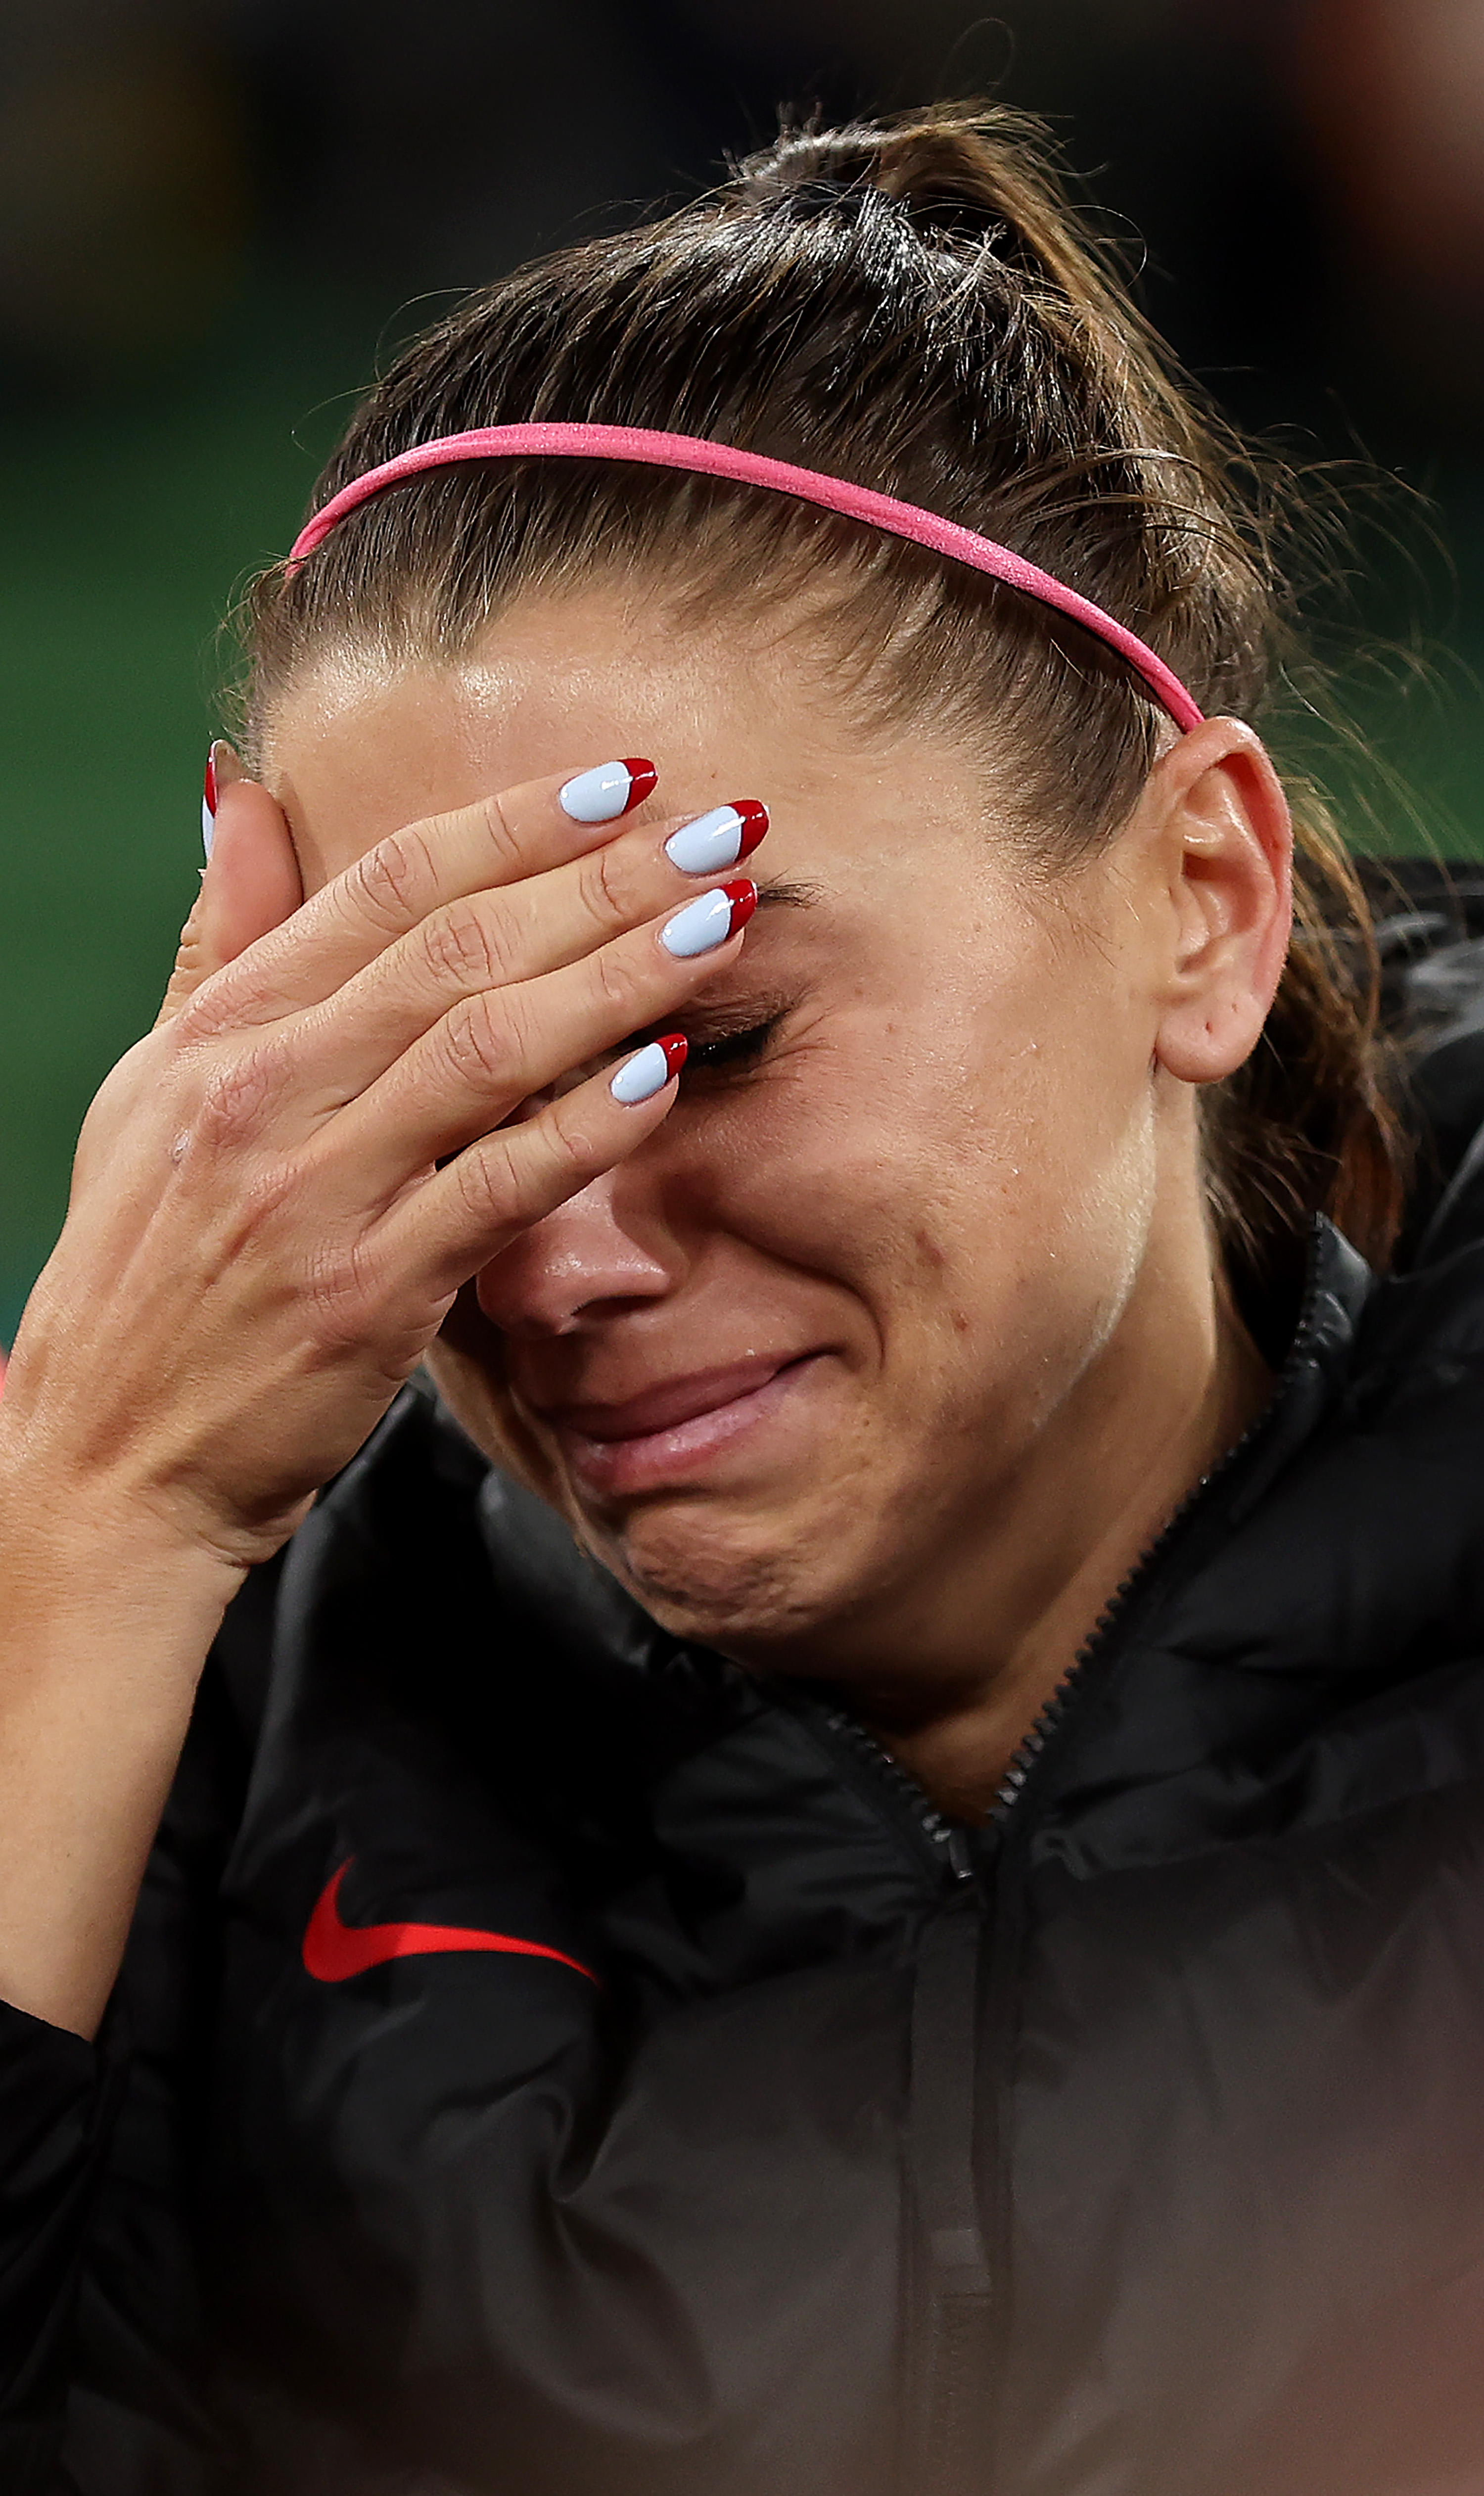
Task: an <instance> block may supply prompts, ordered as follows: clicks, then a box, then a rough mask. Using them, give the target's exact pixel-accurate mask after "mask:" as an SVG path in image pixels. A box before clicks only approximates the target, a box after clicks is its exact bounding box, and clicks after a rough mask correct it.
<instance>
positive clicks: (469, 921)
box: [422, 905, 505, 988]
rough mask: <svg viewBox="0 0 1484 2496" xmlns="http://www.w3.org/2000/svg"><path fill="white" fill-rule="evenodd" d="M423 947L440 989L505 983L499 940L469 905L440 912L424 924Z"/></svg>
mask: <svg viewBox="0 0 1484 2496" xmlns="http://www.w3.org/2000/svg"><path fill="white" fill-rule="evenodd" d="M422 943H423V950H424V952H425V955H426V958H427V962H428V966H429V968H430V970H431V971H432V973H433V976H434V978H435V979H436V980H437V981H438V983H440V985H441V986H447V985H448V984H449V983H451V984H452V985H453V986H455V987H459V988H488V987H497V986H499V985H500V984H501V983H502V982H503V980H504V977H505V963H504V959H503V956H502V949H501V946H500V942H499V937H498V935H497V933H496V931H495V929H494V928H493V927H491V926H490V925H489V924H487V923H486V920H485V919H484V916H483V914H482V912H480V911H479V910H478V909H477V908H475V907H473V906H471V905H464V906H462V907H457V908H453V909H449V910H440V911H439V912H438V913H437V914H436V916H435V917H433V918H432V919H429V920H425V922H424V924H423V930H422Z"/></svg>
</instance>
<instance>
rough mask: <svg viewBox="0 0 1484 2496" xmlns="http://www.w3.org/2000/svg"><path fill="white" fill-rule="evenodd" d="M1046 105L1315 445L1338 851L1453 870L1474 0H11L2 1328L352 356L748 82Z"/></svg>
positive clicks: (160, 908)
mask: <svg viewBox="0 0 1484 2496" xmlns="http://www.w3.org/2000/svg"><path fill="white" fill-rule="evenodd" d="M975 93H978V94H984V93H990V94H996V95H999V96H1002V97H1005V99H1007V100H1009V101H1011V102H1014V103H1017V104H1020V105H1024V106H1028V107H1030V108H1031V109H1034V110H1036V111H1037V112H1039V113H1042V114H1044V115H1046V116H1048V117H1049V119H1050V120H1051V121H1052V124H1053V126H1054V129H1055V131H1056V133H1057V136H1058V138H1059V139H1060V140H1061V142H1062V144H1063V145H1064V147H1065V148H1066V150H1067V154H1068V156H1069V158H1070V160H1071V162H1072V164H1073V165H1074V166H1075V168H1076V169H1077V171H1078V172H1079V173H1080V174H1081V175H1082V176H1084V177H1085V179H1086V181H1087V184H1088V186H1089V189H1090V191H1091V194H1092V195H1093V197H1095V198H1096V199H1097V200H1098V202H1099V203H1101V206H1102V208H1103V210H1104V211H1105V214H1106V224H1107V226H1108V228H1109V229H1110V230H1111V231H1112V232H1113V233H1115V234H1118V235H1121V236H1123V237H1124V238H1125V239H1126V240H1127V242H1128V246H1129V249H1130V250H1131V251H1133V252H1134V253H1136V255H1137V256H1138V258H1139V260H1140V262H1141V263H1142V265H1143V267H1144V272H1145V273H1144V287H1145V293H1146V299H1147V302H1148V305H1149V308H1150V310H1151V311H1152V312H1153V314H1154V317H1155V318H1156V320H1157V321H1158V322H1159V324H1160V326H1161V327H1162V328H1164V329H1165V331H1166V333H1167V334H1168V335H1169V336H1170V337H1171V338H1172V339H1173V341H1174V342H1175V344H1176V346H1177V347H1178V349H1179V351H1180V352H1181V354H1182V355H1183V356H1184V357H1185V359H1187V361H1188V362H1189V363H1190V364H1191V365H1193V366H1194V368H1195V369H1196V371H1197V372H1198V373H1200V374H1201V375H1202V377H1203V378H1204V379H1205V381H1206V382H1207V384H1208V386H1209V387H1210V388H1211V389H1212V390H1214V391H1215V392H1216V393H1217V394H1218V396H1219V397H1220V398H1221V401H1222V402H1223V403H1224V405H1225V406H1226V407H1227V408H1228V410H1229V411H1230V412H1231V413H1232V414H1233V415H1234V416H1235V417H1237V418H1238V419H1239V420H1240V421H1242V422H1243V423H1245V424H1247V425H1249V426H1252V427H1256V428H1258V429H1259V430H1262V431H1264V432H1267V433H1269V434H1275V433H1276V434H1277V435H1278V436H1279V437H1280V438H1281V440H1282V442H1283V445H1284V447H1285V448H1286V449H1287V450H1288V451H1289V452H1290V453H1291V454H1292V455H1295V456H1297V457H1299V458H1301V459H1306V460H1307V459H1316V460H1338V461H1341V462H1348V461H1355V460H1357V459H1364V460H1369V461H1371V462H1373V463H1375V464H1376V465H1377V466H1378V467H1379V468H1380V469H1381V470H1382V471H1384V472H1385V473H1386V475H1387V476H1388V477H1389V478H1390V479H1391V480H1392V481H1393V482H1392V483H1391V484H1390V486H1389V488H1387V489H1386V490H1384V491H1382V492H1380V493H1379V494H1377V492H1376V490H1374V489H1372V488H1368V487H1366V486H1365V485H1364V484H1363V480H1362V474H1361V471H1360V469H1359V468H1346V469H1343V470H1342V472H1341V475H1340V480H1339V484H1338V495H1339V499H1340V501H1341V502H1342V503H1343V504H1344V505H1346V506H1348V507H1351V508H1353V510H1354V512H1355V515H1356V517H1357V523H1358V535H1357V540H1356V553H1355V556H1354V558H1353V559H1352V560H1351V561H1350V562H1349V563H1348V564H1347V565H1346V566H1345V567H1344V568H1343V577H1342V576H1341V575H1337V577H1336V579H1335V581H1334V582H1333V583H1332V585H1331V588H1330V590H1329V592H1328V593H1327V595H1326V596H1325V597H1324V598H1322V599H1321V600H1320V602H1319V608H1320V613H1319V619H1318V620H1319V622H1320V625H1321V627H1322V630H1323V632H1324V635H1325V639H1326V642H1327V645H1328V646H1329V647H1330V648H1331V649H1332V650H1333V652H1334V654H1335V656H1336V658H1337V662H1338V665H1339V667H1340V671H1341V676H1342V692H1343V693H1344V695H1345V699H1346V700H1347V702H1348V704H1349V707H1350V709H1351V711H1352V713H1353V714H1354V716H1355V718H1356V720H1357V722H1358V725H1359V728H1360V729H1361V731H1362V733H1364V735H1365V737H1366V738H1367V739H1368V740H1369V741H1370V743H1371V744H1372V745H1373V747H1374V748H1375V751H1376V769H1375V770H1374V771H1371V770H1369V769H1365V768H1362V767H1361V766H1359V765H1357V764H1356V762H1355V760H1354V758H1353V756H1352V755H1350V754H1349V753H1348V752H1347V750H1346V749H1345V746H1344V745H1343V744H1340V745H1333V746H1331V745H1330V744H1328V743H1326V741H1325V739H1324V738H1323V737H1322V736H1321V737H1320V738H1319V740H1318V747H1317V749H1316V750H1317V752H1318V759H1319V761H1320V762H1321V764H1324V765H1325V766H1326V767H1327V768H1328V769H1329V771H1330V774H1331V776H1332V777H1333V778H1334V779H1335V780H1336V782H1337V783H1338V784H1339V787H1340V789H1341V793H1342V795H1343V796H1344V797H1345V801H1346V803H1347V805H1348V806H1349V808H1350V814H1351V821H1352V825H1353V837H1354V838H1355V840H1356V843H1357V845H1358V846H1360V847H1362V848H1369V849H1372V850H1379V851H1383V852H1385V851H1394V852H1395V851H1404V850H1414V849H1416V848H1417V847H1418V846H1419V844H1426V843H1428V842H1432V843H1434V844H1435V845H1436V846H1437V847H1438V849H1439V850H1440V851H1442V852H1443V853H1444V854H1447V855H1451V856H1454V857H1458V856H1471V857H1484V694H1481V691H1480V682H1479V667H1480V660H1481V654H1484V595H1481V589H1480V563H1479V559H1478V558H1479V555H1480V553H1481V551H1484V437H1481V424H1480V416H1481V409H1484V319H1481V312H1484V0H1243V6H1242V7H1241V8H1232V7H1231V6H1229V5H1220V6H1219V5H1218V0H1005V5H1004V6H1003V7H1002V8H1001V9H1000V10H998V11H997V12H996V13H995V14H993V15H986V14H981V13H980V12H979V11H977V10H976V9H974V8H973V7H971V6H969V5H967V4H966V0H520V5H515V0H418V4H417V6H413V7H409V6H406V5H399V6H393V5H392V0H354V5H353V0H0V441H3V458H4V479H5V485H4V495H3V510H4V513H5V522H4V527H5V562H4V565H3V585H0V686H3V689H4V714H5V730H4V737H3V744H0V863H3V868H4V889H5V908H4V910H3V913H0V1341H3V1340H5V1339H7V1338H8V1335H9V1332H10V1329H11V1327H12V1326H13V1324H14V1321H15V1316H16V1314H17V1312H18V1309H19V1306H20V1303H21V1300H22V1298H23V1296H24V1294H25V1291H26V1289H27V1287H28V1285H29V1282H30V1280H31V1278H32V1276H33V1275H34V1273H35V1271H36V1269H37V1267H38V1265H39V1264H41V1262H42V1260H43V1259H44V1257H45V1255H46V1250H47V1248H48V1245H49V1242H50V1240H51V1237H52V1236H53V1234H54V1232H55V1229H56V1226H57V1223H58V1221H59V1219H60V1215H61V1211H62V1206H63V1202H64V1196H65V1186H66V1171H67V1165H68V1160H69V1157H70V1153H71V1148H72V1143H73V1139H74V1137H75V1134H76V1130H77V1121H78V1119H79V1117H80V1115H81V1112H82V1109H83V1108H84V1107H85V1104H86V1101H87V1098H88V1096H89V1094H90V1092H91V1091H92V1090H93V1088H94V1087H95V1085H96V1083H97V1082H98V1080H99V1078H100V1076H102V1074H103V1073H104V1071H105V1069H106V1068H107V1066H108V1064H109V1063H110V1062H111V1060H112V1058H113V1057H114V1056H116V1055H117V1053H118V1052H119V1051H120V1049H121V1048H123V1047H124V1046H125V1045H127V1043H128V1042H129V1041H130V1040H131V1039H132V1038H133V1037H134V1036H135V1035H136V1034H137V1033H138V1032H139V1029H140V1028H141V1027H142V1026H143V1025H144V1024H145V1023H146V1022H147V1021H148V1019H149V1018H150V1017H151V1015H152V1014H153V1011H154V1004H155V1000H156V997H157V995H158V991H159V988H160V986H161V984H162V983H163V980H164V977H165V974H166V971H167V969H168V966H169V962H170V955H171V952H172V950H173V945H174V939H175V934H176V931H177V928H178V925H179V922H180V920H181V918H182V917H183V915H184V912H185V910H186V908H187V907H188V905H189V899H190V894H191V891H192V889H193V884H194V877H195V869H196V866H197V864H198V862H199V856H200V852H199V846H198V836H197V818H198V800H199V789H200V779H201V762H202V758H203V751H204V747H205V743H206V740H207V737H208V734H209V733H211V732H212V730H213V729H214V728H215V727H217V726H218V725H219V717H218V711H217V707H216V698H215V689H216V687H217V685H218V683H219V682H220V679H221V676H222V674H223V672H224V671H230V669H231V665H232V653H231V649H230V647H224V646H222V645H221V644H220V642H219V640H218V639H217V633H216V626H217V619H218V618H219V617H220V615H221V614H222V613H223V612H224V610H225V608H227V606H228V605H229V603H230V600H231V596H232V591H233V589H234V587H235V586H236V585H238V584H239V583H240V582H241V580H242V579H243V578H244V577H245V576H246V575H247V574H248V573H249V572H250V571H251V570H252V569H253V568H254V567H256V566H257V565H258V564H259V563H261V562H262V561H263V560H264V559H266V558H268V557H270V556H272V555H273V554H275V553H278V552H281V551H282V550H283V548H284V547H285V546H287V545H288V543H289V541H290V539H291V538H292V537H293V535H294V528H295V525H296V523H297V520H298V517H299V515H300V514H301V511H302V507H303V505H304V502H305V499H306V496H307V494H308V492H309V488H310V484H311V482H312V480H313V477H314V474H315V470H316V467H317V465H318V463H319V461H320V459H321V457H322V456H323V454H324V452H325V451H326V450H327V449H328V447H329V445H330V443H331V441H332V439H333V438H334V435H335V433H336V431H337V429H338V427H339V425H340V423H341V421H342V419H343V416H344V414H345V411H346V409H347V407H348V406H349V404H350V401H351V399H352V398H353V397H354V395H355V393H356V390H358V389H359V387H360V386H361V385H362V384H363V383H364V382H365V380H366V379H367V378H368V376H369V375H370V374H371V373H372V371H373V370H374V368H375V366H376V363H377V360H378V358H379V357H381V356H384V355H385V354H386V350H387V348H388V346H389V345H391V344H393V343H394V342H395V341H396V340H397V339H398V338H399V337H400V336H402V335H403V334H405V333H406V332H407V331H408V330H409V329H411V328H415V327H417V325H418V324H419V322H421V321H422V320H424V319H427V318H430V317H431V316H432V315H433V314H435V313H436V312H437V311H438V310H439V309H440V308H441V307H443V306H444V305H445V304H447V303H448V302H449V301H450V300H451V299H452V298H453V297H455V296H457V294H458V293H459V292H460V290H462V289H464V288H466V287H469V286H471V285H475V284H478V283H479V281H481V280H482V279H484V278H487V277H489V276H491V275H493V274H494V273H495V272H497V271H498V270H500V269H502V268H504V267H506V266H508V265H510V264H511V263H512V262H514V261H516V260H519V259H521V258H524V257H525V256H527V255H529V254H530V253H532V252H536V251H540V250H541V249H544V248H547V247H550V246H551V245H553V244H556V243H559V242H562V241H565V240H568V239H572V238H575V237H577V236H579V235H581V234H586V233H590V232H593V231H595V230H597V229H599V228H601V227H602V226H603V224H604V223H609V222H621V221H624V220H626V219H628V218H630V217H631V216H633V215H634V214H635V213H636V212H638V211H640V210H642V209H644V208H646V207H648V206H649V205H651V204H652V203H662V202H665V201H669V200H674V199H676V198H677V197H681V196H684V195H686V194H687V193H689V192H691V191H693V190H695V189H696V188H698V187H700V186H702V185H704V184H705V183H706V182H707V181H708V180H709V179H710V178H711V177H712V176H713V175H714V174H715V173H716V172H718V171H719V170H720V167H721V164H722V160H723V158H724V157H725V155H726V154H727V152H728V151H741V150H745V149H747V148H748V147H749V146H751V145H754V144H757V143H760V142H761V141H762V140H765V139H766V138H767V137H768V136H769V134H770V133H771V131H772V129H773V128H774V126H775V122H776V114H777V108H778V106H779V105H780V104H781V103H783V102H785V101H788V102H791V103H793V104H795V105H802V106H805V107H807V106H810V105H819V106H820V107H822V108H823V109H824V110H825V111H826V112H828V113H830V114H832V115H834V114H839V113H848V112H852V111H857V110H860V109H881V108H892V107H896V106H901V105H910V104H913V103H920V102H924V101H927V100H929V99H931V98H933V97H934V96H943V95H966V94H975Z"/></svg>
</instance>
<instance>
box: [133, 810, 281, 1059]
mask: <svg viewBox="0 0 1484 2496" xmlns="http://www.w3.org/2000/svg"><path fill="white" fill-rule="evenodd" d="M212 833H213V837H212V845H211V855H210V858H208V860H207V863H206V869H205V873H204V874H203V876H202V877H201V890H200V891H199V893H198V894H197V896H196V902H195V906H194V908H193V909H192V912H191V915H190V918H189V919H188V920H186V923H185V926H184V928H183V929H182V931H181V937H180V949H179V952H177V953H176V955H175V966H174V969H173V970H172V971H171V973H170V984H169V986H168V987H167V989H166V991H165V1000H164V1003H163V1004H162V1006H161V1008H160V1012H159V1014H158V1015H157V1016H156V1023H157V1025H158V1024H159V1023H162V1022H170V1021H172V1020H173V1019H174V1017H175V1015H176V1014H179V1012H180V1010H181V1008H182V1007H183V1006H184V1005H185V1004H186V1003H187V1001H188V999H189V998H191V997H193V996H194V995H195V994H196V991H197V989H198V988H200V987H201V985H202V984H203V983H204V982H205V981H207V980H209V979H211V978H212V977H213V976H214V975H215V974H216V973H217V972H218V971H220V970H223V969H224V968H225V967H226V965H227V964H228V963H230V962H234V961H235V960H236V959H237V957H238V955H239V954H241V953H244V952H247V950H248V948H249V947H250V946H252V945H255V944H256V943H257V942H258V941H259V939H260V938H262V937H263V936H266V935H268V934H269V933H270V932H271V930H272V929H274V928H275V927H278V926H280V925H282V923H283V921H284V920H287V919H289V918H290V917H292V915H293V913H294V911H295V910H297V909H298V907H299V905H300V903H301V902H302V900H303V898H304V893H303V887H302V885H301V883H300V881H299V870H298V861H297V859H296V858H295V857H294V843H293V841H292V840H291V838H290V836H289V827H288V825H287V824H286V823H285V821H284V817H283V814H282V811H281V809H280V808H279V807H278V806H276V805H275V804H274V802H273V799H272V798H271V797H270V796H268V793H267V791H266V789H264V788H262V787H261V786H260V785H259V783H258V782H257V781H256V780H237V781H235V782H233V783H232V784H231V785H224V786H223V787H222V788H221V790H220V792H219V796H218V800H217V808H216V815H215V819H214V823H213V826H212Z"/></svg>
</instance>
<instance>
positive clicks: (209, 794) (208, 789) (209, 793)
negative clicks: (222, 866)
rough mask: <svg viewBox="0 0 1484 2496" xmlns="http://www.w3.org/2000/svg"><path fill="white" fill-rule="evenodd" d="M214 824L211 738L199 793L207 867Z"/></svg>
mask: <svg viewBox="0 0 1484 2496" xmlns="http://www.w3.org/2000/svg"><path fill="white" fill-rule="evenodd" d="M215 822H216V740H215V738H214V737H213V739H212V741H211V743H210V744H209V745H208V746H207V748H206V785H205V788H204V789H203V790H202V792H201V848H202V849H203V850H204V851H205V853H206V862H207V864H208V865H209V864H210V861H211V831H212V827H213V825H214V824H215Z"/></svg>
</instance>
